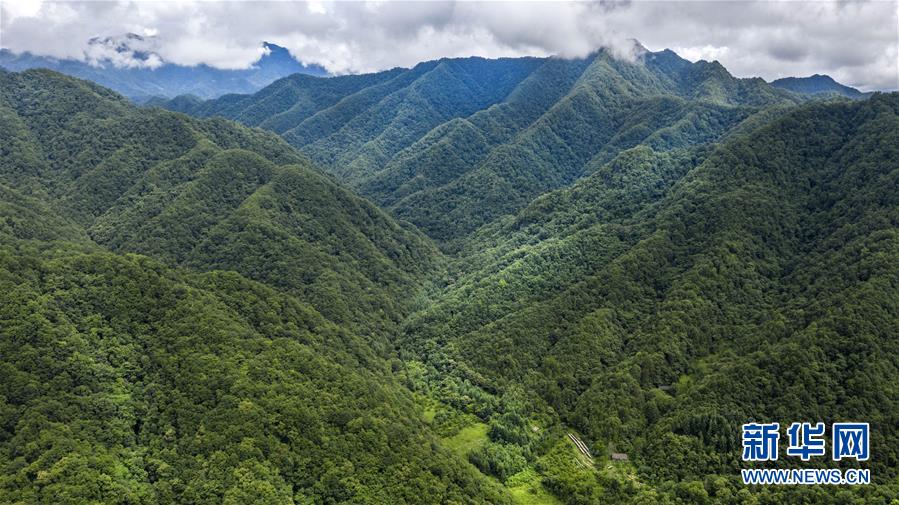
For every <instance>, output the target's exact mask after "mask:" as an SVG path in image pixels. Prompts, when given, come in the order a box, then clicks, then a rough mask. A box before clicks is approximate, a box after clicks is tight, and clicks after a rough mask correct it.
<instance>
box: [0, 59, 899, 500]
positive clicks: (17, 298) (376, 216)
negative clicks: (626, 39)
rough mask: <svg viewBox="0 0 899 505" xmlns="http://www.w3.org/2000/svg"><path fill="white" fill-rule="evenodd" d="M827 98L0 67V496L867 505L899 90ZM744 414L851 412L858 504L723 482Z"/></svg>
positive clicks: (630, 73) (879, 395)
mask: <svg viewBox="0 0 899 505" xmlns="http://www.w3.org/2000/svg"><path fill="white" fill-rule="evenodd" d="M825 98H826V99H825V100H810V99H809V96H808V95H805V94H802V93H797V92H793V91H787V90H782V89H778V88H776V87H772V86H771V85H769V84H767V83H765V82H764V81H762V80H761V79H736V78H734V77H732V76H731V75H730V74H729V73H728V72H727V71H726V70H725V69H724V68H723V67H721V65H719V64H718V63H714V62H713V63H709V62H699V63H690V62H688V61H686V60H683V59H681V58H679V57H678V56H677V55H676V54H674V53H673V52H671V51H662V52H658V53H643V54H641V55H640V56H639V57H638V58H637V59H636V60H634V61H625V60H621V59H618V58H614V57H612V55H611V54H609V53H607V52H605V51H600V52H598V53H596V54H593V55H591V56H590V57H588V58H584V59H575V60H566V59H559V58H545V59H544V58H521V59H502V60H485V59H481V58H464V59H444V60H438V61H432V62H425V63H421V64H419V65H417V66H415V67H413V68H411V69H394V70H390V71H386V72H381V73H375V74H367V75H355V76H341V77H333V78H327V79H322V78H316V77H311V76H305V75H292V76H289V77H286V78H283V79H280V80H278V81H276V82H274V83H273V84H272V85H270V86H268V87H266V88H265V89H263V90H261V91H259V92H258V93H256V94H253V95H233V94H232V95H225V96H223V97H220V98H218V99H215V100H209V101H203V100H200V99H197V98H195V97H194V98H191V97H181V98H179V99H177V100H173V101H169V102H165V105H166V107H170V108H173V109H177V110H178V111H180V112H173V111H169V110H163V109H161V108H155V107H142V108H137V107H135V106H133V105H132V104H131V103H130V102H128V101H127V100H126V99H124V98H123V97H122V96H120V95H119V94H117V93H115V92H113V91H111V90H108V89H106V88H103V87H100V86H98V85H95V84H91V83H89V82H85V81H81V80H78V79H74V78H71V77H67V76H64V75H61V74H58V73H56V72H52V71H48V70H28V71H25V72H21V73H10V72H5V71H0V503H15V504H19V503H29V504H30V503H39V504H44V503H46V504H68V503H71V504H81V503H121V504H134V503H146V504H151V503H153V504H155V503H194V504H206V503H209V504H212V503H216V504H218V503H225V504H229V505H230V504H244V503H262V504H279V505H280V504H293V503H304V504H305V503H316V504H317V503H323V504H340V503H365V504H384V503H391V504H393V503H396V504H403V503H408V504H411V503H421V504H430V503H445V504H456V503H519V504H543V505H547V504H548V505H557V504H559V503H566V504H599V503H602V504H616V503H620V504H625V503H627V504H630V503H637V504H641V503H643V504H647V503H652V504H662V505H666V504H672V505H674V504H678V505H680V504H684V505H686V504H697V503H699V504H720V505H732V504H741V505H742V504H747V505H749V504H752V505H761V504H764V505H769V504H771V505H773V504H777V503H815V504H817V503H823V504H846V503H866V504H867V503H873V504H878V505H894V502H895V500H899V484H897V482H899V431H897V426H899V389H897V387H899V386H897V385H899V361H897V356H899V334H897V329H899V269H897V268H896V265H897V264H899V192H897V191H896V188H897V187H899V94H895V93H894V94H874V95H872V96H871V97H869V98H868V99H867V100H848V99H846V98H843V97H832V96H826V97H825ZM182 112H184V113H187V114H184V113H182ZM188 114H189V115H188ZM191 116H199V117H191ZM213 116H224V117H225V118H221V117H218V118H214V117H213ZM232 120H237V122H234V121H232ZM238 122H240V123H244V125H241V124H238ZM246 125H249V126H253V127H259V128H250V127H247V126H246ZM266 130H268V131H266ZM346 186H350V187H349V188H348V187H346ZM354 191H358V192H359V193H361V195H362V196H359V195H357V194H356V193H355V192H354ZM366 197H367V198H369V199H371V200H373V201H374V203H372V201H370V200H368V199H366ZM379 205H380V207H379ZM397 217H399V218H401V219H397ZM441 249H442V251H441ZM748 420H771V421H779V422H782V423H786V422H791V421H822V422H826V423H828V424H829V423H831V422H834V421H846V420H850V421H868V422H870V423H871V425H872V432H871V433H872V440H871V447H872V451H873V452H874V454H875V457H874V458H872V460H871V461H870V462H867V463H863V464H862V465H863V466H865V467H866V468H871V469H872V476H873V479H874V484H873V485H871V486H839V487H837V486H830V487H828V486H795V487H790V486H769V487H760V486H744V485H742V484H741V483H740V481H739V470H740V469H741V468H743V467H744V463H743V462H741V461H740V447H739V433H740V432H739V428H740V425H741V424H742V423H744V422H747V421H748ZM782 438H783V437H782ZM613 453H614V454H615V455H616V459H614V460H613V459H612V458H611V455H612V454H613ZM827 464H828V465H829V464H831V462H830V461H828V462H827ZM833 464H834V465H837V463H833ZM776 465H777V466H780V467H789V466H822V465H821V462H820V460H819V461H818V462H812V463H807V464H806V463H801V462H799V461H798V460H797V459H796V458H793V459H788V458H785V459H783V460H781V461H778V462H777V463H776ZM839 465H841V466H842V467H847V466H853V465H855V466H858V463H854V462H852V463H850V462H845V461H844V462H841V463H839Z"/></svg>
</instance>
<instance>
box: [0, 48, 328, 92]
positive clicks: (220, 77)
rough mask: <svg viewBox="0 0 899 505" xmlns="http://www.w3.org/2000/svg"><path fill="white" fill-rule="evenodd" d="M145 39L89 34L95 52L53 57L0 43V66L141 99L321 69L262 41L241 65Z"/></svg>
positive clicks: (251, 86)
mask: <svg viewBox="0 0 899 505" xmlns="http://www.w3.org/2000/svg"><path fill="white" fill-rule="evenodd" d="M149 42H150V41H147V40H146V39H145V38H144V37H141V36H140V35H136V34H133V33H129V34H126V35H124V36H122V37H103V38H99V37H97V38H94V39H91V41H90V43H89V46H90V47H91V49H89V50H88V55H93V54H94V53H95V52H97V53H99V54H98V56H99V57H92V58H89V59H88V61H81V60H75V59H57V58H51V57H47V56H39V55H34V54H31V53H13V52H12V51H9V50H8V49H0V67H3V68H6V69H8V70H14V71H21V70H27V69H31V68H47V69H51V70H55V71H57V72H62V73H63V74H67V75H71V76H74V77H79V78H81V79H89V80H91V81H94V82H96V83H98V84H100V85H102V86H106V87H108V88H111V89H113V90H115V91H118V92H119V93H121V94H123V95H125V96H127V97H129V98H131V99H132V100H134V101H136V102H141V103H142V102H146V101H148V100H149V101H150V103H156V102H158V101H160V100H162V101H164V100H165V99H169V98H173V97H176V96H178V95H185V96H192V97H194V99H197V100H199V99H209V98H215V97H218V96H221V95H224V94H226V93H253V92H255V91H257V90H259V89H260V88H262V87H264V86H267V85H268V84H271V83H272V82H273V81H275V80H277V79H279V78H281V77H284V76H286V75H291V74H295V73H301V74H310V75H317V76H325V75H327V72H326V71H325V69H324V68H322V67H319V66H316V65H304V64H303V63H300V62H298V61H296V60H295V59H294V58H293V56H291V55H290V53H289V52H288V51H287V49H285V48H283V47H280V46H278V45H275V44H269V43H268V42H266V43H264V44H263V48H264V49H265V54H264V55H263V56H262V57H261V58H260V59H259V60H258V61H257V62H256V63H254V64H253V66H252V67H251V68H248V69H245V70H222V69H218V68H214V67H210V66H208V65H196V66H184V65H177V64H174V63H168V62H166V61H164V60H163V59H162V58H161V57H160V56H159V55H158V54H156V53H154V52H153V51H152V50H150V49H148V48H150V47H152V44H150V43H149ZM145 46H146V47H145ZM94 49H96V50H94ZM110 54H114V55H116V57H115V58H111V57H109V56H108V55H110ZM101 55H102V56H101ZM120 60H125V61H120Z"/></svg>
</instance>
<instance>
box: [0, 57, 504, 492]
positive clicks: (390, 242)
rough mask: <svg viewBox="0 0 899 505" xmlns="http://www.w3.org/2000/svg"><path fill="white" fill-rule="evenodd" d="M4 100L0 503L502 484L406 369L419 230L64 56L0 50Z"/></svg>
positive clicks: (286, 154)
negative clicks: (14, 69)
mask: <svg viewBox="0 0 899 505" xmlns="http://www.w3.org/2000/svg"><path fill="white" fill-rule="evenodd" d="M0 119H2V121H0V139H2V146H3V148H2V149H0V196H2V203H0V291H2V294H0V298H2V300H0V356H2V360H0V468H2V472H0V475H2V477H0V502H3V503H46V504H51V503H52V504H56V503H122V504H125V503H129V504H134V503H141V504H143V503H146V504H151V503H185V502H191V503H210V504H211V503H235V504H236V503H266V504H288V503H309V502H314V503H407V504H413V503H421V504H429V503H509V496H508V494H507V493H506V492H505V491H504V490H502V489H501V488H500V487H499V486H498V485H496V484H495V483H494V482H492V481H491V480H490V479H488V478H486V477H485V476H483V475H481V474H480V473H478V472H477V471H476V470H475V469H474V468H472V467H471V466H470V465H468V464H467V463H465V462H464V461H462V460H460V459H459V457H458V456H457V455H456V454H455V453H453V452H451V451H450V450H448V449H445V448H443V446H442V443H441V441H440V440H439V439H438V438H437V437H436V436H435V435H434V434H433V433H432V431H431V429H430V428H429V427H428V425H427V424H426V422H425V421H424V420H423V419H422V415H421V410H422V406H421V404H420V402H419V400H417V399H416V398H414V397H413V396H412V395H411V394H410V392H409V391H408V389H406V388H405V387H404V386H402V385H401V384H400V383H399V382H398V381H397V380H396V378H395V375H394V369H395V368H396V367H397V366H398V362H397V361H396V360H391V359H390V354H389V352H388V347H387V345H386V338H385V333H386V330H388V329H391V328H394V327H395V324H394V321H395V320H397V319H399V318H401V317H402V315H403V314H404V313H405V312H407V311H408V310H409V302H410V301H411V299H412V298H414V296H415V293H416V291H417V290H418V289H419V286H420V283H421V282H422V281H423V280H424V279H425V278H426V277H427V275H429V272H430V270H431V269H432V268H433V266H434V262H435V261H436V259H437V258H436V256H435V253H434V250H433V248H432V247H431V246H430V245H428V243H427V241H426V240H425V239H424V238H423V237H421V236H420V234H418V233H416V232H414V231H411V230H409V229H405V228H403V227H402V226H400V225H398V224H397V223H395V222H394V221H393V220H392V219H391V218H390V217H389V216H387V215H386V214H385V213H383V212H381V211H379V210H378V209H377V208H375V207H374V206H372V205H371V204H370V203H368V202H367V201H365V200H363V199H361V198H359V197H357V196H355V195H353V194H352V193H350V192H348V191H347V190H345V189H343V188H341V187H340V186H338V185H337V184H336V183H335V182H333V181H332V180H331V179H329V178H328V177H326V176H324V175H322V174H321V173H319V172H317V171H316V170H315V169H314V168H312V167H311V166H310V165H309V163H308V161H306V159H305V158H303V157H302V156H300V155H299V154H297V153H296V152H295V151H294V150H293V149H292V148H290V147H289V146H288V145H287V144H285V143H284V142H283V141H281V140H280V139H278V138H277V137H276V136H274V135H273V134H269V133H265V132H261V131H254V130H250V129H247V128H244V127H241V126H239V125H237V124H234V123H231V122H228V121H224V120H209V121H200V120H195V119H191V118H189V117H187V116H184V115H181V114H175V113H171V112H165V111H159V110H155V111H147V110H143V109H137V108H135V107H133V106H131V105H130V104H129V103H128V102H126V101H125V100H124V99H122V98H121V97H120V96H118V95H117V94H115V93H113V92H112V91H109V90H107V89H105V88H101V87H99V86H96V85H94V84H90V83H87V82H85V81H79V80H76V79H72V78H69V77H65V76H62V75H60V74H57V73H54V72H50V71H46V70H31V71H26V72H23V73H8V72H0ZM135 252H137V253H142V254H146V255H150V256H153V257H152V258H151V257H148V256H145V255H142V254H134V253H135ZM242 274H243V275H242ZM249 277H253V278H255V279H258V280H261V281H264V282H266V283H268V285H267V284H263V283H262V282H258V281H256V280H251V279H250V278H249Z"/></svg>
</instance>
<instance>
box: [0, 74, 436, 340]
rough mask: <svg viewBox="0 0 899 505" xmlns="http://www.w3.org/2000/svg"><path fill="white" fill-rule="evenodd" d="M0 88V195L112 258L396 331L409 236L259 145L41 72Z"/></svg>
mask: <svg viewBox="0 0 899 505" xmlns="http://www.w3.org/2000/svg"><path fill="white" fill-rule="evenodd" d="M0 79H2V88H3V90H2V91H0V98H2V100H3V101H2V104H0V114H2V117H3V122H2V124H0V128H2V129H3V133H4V136H5V137H6V138H10V139H12V142H14V143H15V147H14V149H12V150H10V151H6V152H3V153H0V154H2V155H3V157H2V158H0V182H4V183H6V184H11V185H14V187H18V188H22V189H25V188H27V190H28V191H29V192H31V193H34V194H39V195H45V196H46V198H47V199H48V200H52V201H53V202H55V204H56V206H57V207H58V211H59V212H63V213H65V214H66V215H68V216H70V217H71V218H72V219H73V220H75V221H77V222H79V223H80V224H81V225H83V226H84V228H85V229H86V230H87V233H88V234H89V235H90V236H91V238H92V239H94V240H95V241H96V242H97V243H99V244H101V245H103V246H105V247H107V248H109V249H110V250H112V251H115V252H136V253H141V254H147V255H150V256H153V257H155V258H158V259H161V260H164V261H167V262H169V263H170V264H178V265H189V266H191V267H194V268H197V269H202V270H212V269H228V270H236V271H239V272H241V273H243V274H244V275H247V276H249V277H251V278H253V279H257V280H262V281H269V282H271V283H272V284H274V285H277V286H278V287H279V288H282V289H285V290H287V291H291V292H294V293H296V294H299V295H302V296H303V297H304V299H306V300H309V301H310V302H311V303H312V304H313V305H314V306H315V307H316V309H317V310H319V311H320V312H322V313H324V314H325V315H326V316H328V317H329V318H331V319H332V320H333V321H337V322H346V323H354V324H355V323H359V324H362V323H364V325H366V327H367V328H369V329H376V328H383V327H385V326H389V325H390V324H392V323H393V322H396V321H397V320H399V318H400V317H401V314H402V313H403V309H402V308H401V307H400V306H399V305H398V304H397V302H396V300H398V299H400V297H399V296H397V295H398V294H399V293H407V292H408V291H410V290H412V291H414V290H415V289H416V286H417V285H418V282H419V278H420V277H422V276H423V275H424V274H425V273H426V272H428V271H430V270H432V269H433V268H434V266H435V261H436V256H435V252H434V249H433V247H432V246H431V245H430V244H428V243H427V242H426V241H425V240H424V239H423V237H422V236H421V235H420V234H419V233H417V232H415V231H412V230H409V229H406V228H404V227H403V226H401V225H399V224H397V223H396V222H394V221H393V220H392V219H390V218H389V217H388V216H387V215H386V214H385V213H384V212H383V211H380V210H378V209H377V208H375V207H374V206H372V205H371V204H370V203H368V202H366V201H364V200H362V199H360V198H359V197H357V196H355V195H353V194H351V193H349V192H347V191H346V190H345V189H343V188H341V187H339V186H338V185H337V184H335V183H334V182H333V181H331V180H330V179H329V178H327V177H326V176H324V175H322V174H321V173H319V172H318V171H316V170H315V169H313V168H311V165H310V164H309V162H308V161H307V160H306V159H305V158H303V157H302V156H301V155H299V154H298V153H296V152H295V151H294V150H293V149H291V148H290V146H288V145H287V144H285V143H284V142H283V141H281V140H280V139H278V138H277V137H276V136H274V135H272V134H266V133H263V132H261V131H258V130H257V131H253V130H249V129H245V128H240V127H238V126H236V125H234V124H233V123H229V122H226V121H222V120H213V121H207V122H203V121H196V120H192V119H189V118H187V117H186V116H183V115H179V114H174V113H169V112H164V111H159V110H156V111H145V110H141V109H136V108H134V107H132V106H130V105H129V104H127V103H126V102H124V101H123V100H122V99H121V98H119V97H117V96H116V95H114V94H112V93H111V92H109V91H108V90H105V89H103V88H99V87H96V86H93V85H90V84H87V83H85V82H83V81H76V80H72V79H66V78H63V77H61V76H60V75H59V74H54V73H51V72H48V71H39V70H33V71H27V72H24V73H21V74H16V73H3V74H0ZM35 96H36V97H39V100H33V99H32V97H35ZM23 157H27V158H26V159H21V158H23ZM346 300H354V301H355V303H353V304H352V305H350V306H348V305H347V304H346Z"/></svg>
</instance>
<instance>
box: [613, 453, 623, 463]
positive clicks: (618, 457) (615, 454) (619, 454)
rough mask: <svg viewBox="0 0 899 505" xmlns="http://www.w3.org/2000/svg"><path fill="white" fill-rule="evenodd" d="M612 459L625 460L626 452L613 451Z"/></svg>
mask: <svg viewBox="0 0 899 505" xmlns="http://www.w3.org/2000/svg"><path fill="white" fill-rule="evenodd" d="M612 461H627V454H625V453H623V452H613V453H612Z"/></svg>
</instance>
